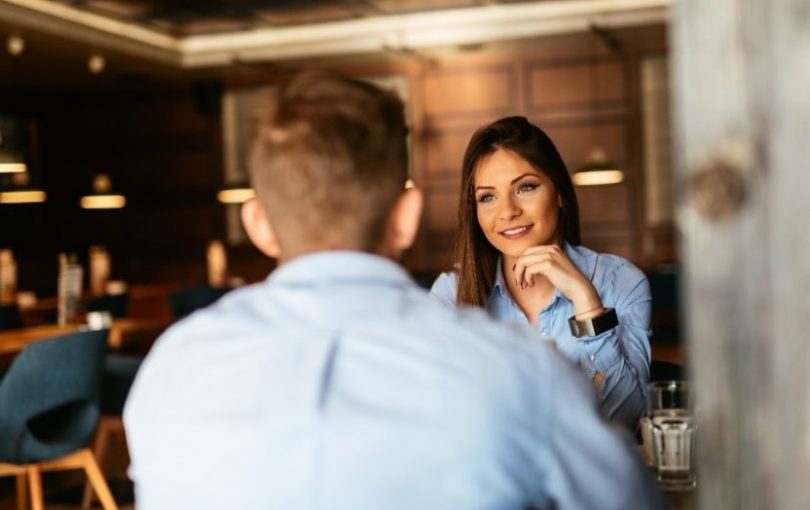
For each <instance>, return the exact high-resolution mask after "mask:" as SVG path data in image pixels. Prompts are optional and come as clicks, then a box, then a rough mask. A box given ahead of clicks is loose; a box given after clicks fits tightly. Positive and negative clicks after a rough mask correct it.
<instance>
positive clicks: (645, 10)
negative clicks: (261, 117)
mask: <svg viewBox="0 0 810 510" xmlns="http://www.w3.org/2000/svg"><path fill="white" fill-rule="evenodd" d="M671 1H673V0H545V1H520V0H272V1H271V0H0V41H2V42H5V40H7V38H8V37H10V36H15V35H16V36H19V37H22V38H23V39H24V40H25V42H26V44H25V50H24V52H23V53H22V54H21V55H19V56H11V55H9V54H8V53H7V52H5V51H0V87H4V86H5V87H7V86H9V83H12V84H15V83H16V84H18V85H20V86H23V87H35V88H36V87H37V86H39V87H49V88H53V87H58V86H59V85H60V84H73V85H74V86H80V87H86V86H87V84H88V83H91V82H92V83H97V84H101V83H104V84H106V85H109V82H110V81H111V80H118V81H125V82H127V83H131V82H133V80H134V81H135V82H136V83H137V82H138V80H141V81H143V79H144V77H147V78H148V77H149V76H160V77H161V79H173V78H175V77H176V78H178V79H181V78H182V77H184V76H185V77H188V76H189V75H191V74H195V73H196V74H203V75H204V74H205V72H206V70H211V69H222V68H231V69H232V68H240V67H250V66H253V67H256V66H261V65H267V64H268V63H278V62H282V61H285V60H296V59H306V58H329V57H335V56H346V55H357V54H372V53H379V52H392V51H393V52H407V51H415V50H426V49H431V48H446V47H458V46H465V45H476V44H481V43H488V42H493V41H506V40H514V39H521V38H527V37H537V36H542V35H547V34H556V33H566V32H576V31H584V30H587V29H588V28H589V27H590V26H591V25H593V24H599V25H600V26H604V27H611V26H613V27H622V26H633V25H643V24H653V23H665V22H666V21H667V18H668V8H669V5H670V2H671ZM92 54H100V55H103V56H104V57H105V58H106V62H107V67H106V68H105V71H104V72H103V73H99V74H98V75H91V73H89V72H87V69H86V68H87V63H86V62H87V59H88V57H89V56H90V55H92ZM76 84H78V85H76Z"/></svg>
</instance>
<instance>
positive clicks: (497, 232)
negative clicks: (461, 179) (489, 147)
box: [473, 149, 560, 257]
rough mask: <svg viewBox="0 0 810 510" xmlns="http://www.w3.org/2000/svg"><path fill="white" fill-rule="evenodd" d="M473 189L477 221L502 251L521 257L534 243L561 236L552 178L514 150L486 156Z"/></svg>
mask: <svg viewBox="0 0 810 510" xmlns="http://www.w3.org/2000/svg"><path fill="white" fill-rule="evenodd" d="M473 188H474V193H475V204H476V214H477V216H478V224H479V225H480V226H481V230H483V232H484V235H485V236H486V238H487V240H488V241H489V242H490V243H491V244H492V245H493V246H494V247H495V248H496V249H497V250H498V251H499V252H501V253H502V254H503V255H505V256H508V257H517V256H519V255H521V254H522V253H523V252H524V251H525V250H526V249H527V248H530V247H532V246H538V245H544V244H555V243H557V242H558V241H559V235H558V232H557V230H558V229H557V225H558V223H559V210H560V198H559V195H558V194H557V189H556V188H555V186H554V183H552V182H551V179H549V178H548V177H546V175H545V174H543V173H542V172H540V171H538V170H537V169H535V168H534V167H533V166H532V165H530V164H529V163H528V162H527V161H526V160H524V159H523V158H521V157H520V156H518V155H517V154H515V153H514V152H511V151H509V150H504V149H498V150H496V151H495V152H494V153H492V154H491V155H489V156H488V157H486V158H484V159H482V160H481V162H480V163H479V164H478V168H476V170H475V177H474V183H473Z"/></svg>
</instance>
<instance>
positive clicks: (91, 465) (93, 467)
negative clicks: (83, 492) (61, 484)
mask: <svg viewBox="0 0 810 510" xmlns="http://www.w3.org/2000/svg"><path fill="white" fill-rule="evenodd" d="M81 451H82V453H83V455H82V457H83V458H82V467H83V468H84V471H85V473H87V479H88V480H90V485H92V486H93V490H94V491H95V492H96V495H97V496H98V500H99V501H101V507H102V508H103V509H104V510H118V506H117V505H116V504H115V500H114V499H113V497H112V493H111V492H110V488H109V487H108V486H107V482H106V480H104V475H103V474H101V469H99V467H98V463H97V462H96V458H95V457H94V456H93V453H92V452H91V451H90V450H88V449H85V450H81Z"/></svg>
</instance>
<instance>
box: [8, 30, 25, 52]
mask: <svg viewBox="0 0 810 510" xmlns="http://www.w3.org/2000/svg"><path fill="white" fill-rule="evenodd" d="M6 49H7V50H8V53H9V55H11V56H12V57H17V56H19V55H21V54H22V52H23V50H25V39H23V38H22V37H20V36H18V35H12V36H9V38H8V41H6Z"/></svg>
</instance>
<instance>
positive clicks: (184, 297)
mask: <svg viewBox="0 0 810 510" xmlns="http://www.w3.org/2000/svg"><path fill="white" fill-rule="evenodd" d="M231 290H233V289H232V288H231V287H211V286H210V285H199V286H197V287H192V288H188V289H182V290H179V291H177V292H175V293H174V294H172V295H171V296H169V306H170V307H171V309H172V315H173V316H174V318H175V319H177V320H179V319H182V318H183V317H185V316H187V315H189V314H191V313H192V312H194V311H195V310H198V309H200V308H205V307H206V306H208V305H211V304H213V303H215V302H216V301H217V300H218V299H219V298H221V297H222V296H224V295H225V294H227V293H228V292H230V291H231Z"/></svg>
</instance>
